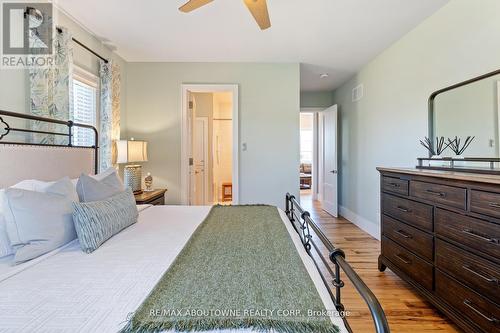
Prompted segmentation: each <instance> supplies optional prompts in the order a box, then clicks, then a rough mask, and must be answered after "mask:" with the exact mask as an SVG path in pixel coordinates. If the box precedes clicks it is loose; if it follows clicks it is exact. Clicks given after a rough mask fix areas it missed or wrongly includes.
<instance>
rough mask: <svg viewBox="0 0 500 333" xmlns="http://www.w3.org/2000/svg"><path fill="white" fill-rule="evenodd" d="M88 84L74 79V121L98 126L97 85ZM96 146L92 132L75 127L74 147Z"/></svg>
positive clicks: (77, 78)
mask: <svg viewBox="0 0 500 333" xmlns="http://www.w3.org/2000/svg"><path fill="white" fill-rule="evenodd" d="M87 82H88V81H87V80H82V79H80V78H79V77H78V76H75V78H74V79H73V103H74V104H73V114H74V116H73V121H74V122H75V123H80V124H86V125H92V126H97V84H95V85H94V84H89V83H87ZM94 144H95V143H94V132H93V131H92V130H89V129H85V128H80V127H73V145H74V146H93V145H94Z"/></svg>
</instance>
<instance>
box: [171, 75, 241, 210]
mask: <svg viewBox="0 0 500 333" xmlns="http://www.w3.org/2000/svg"><path fill="white" fill-rule="evenodd" d="M223 91H229V92H231V93H232V94H233V117H232V118H233V121H232V123H233V170H232V173H233V175H232V176H233V181H232V182H233V204H238V203H239V160H240V156H239V147H240V143H239V120H238V115H239V95H238V85H237V84H182V85H181V104H180V105H181V201H182V204H183V205H188V204H189V186H188V185H189V163H188V159H189V156H188V152H189V150H188V143H189V138H188V135H189V131H188V128H187V127H188V115H187V109H188V100H187V98H188V92H193V93H211V92H223Z"/></svg>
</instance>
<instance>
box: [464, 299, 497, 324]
mask: <svg viewBox="0 0 500 333" xmlns="http://www.w3.org/2000/svg"><path fill="white" fill-rule="evenodd" d="M464 304H465V306H467V307H468V308H469V309H471V310H472V311H474V312H475V313H477V314H478V315H480V316H481V317H483V318H484V319H486V320H487V321H489V322H490V323H494V322H497V321H498V320H497V319H496V318H495V317H493V318H492V317H488V316H487V315H485V314H484V313H482V312H481V311H479V310H478V309H476V307H475V306H474V304H472V302H471V301H469V300H468V299H466V300H465V301H464Z"/></svg>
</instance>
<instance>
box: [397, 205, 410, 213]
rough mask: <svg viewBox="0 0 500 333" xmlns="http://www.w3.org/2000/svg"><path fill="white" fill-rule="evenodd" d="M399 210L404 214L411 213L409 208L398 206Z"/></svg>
mask: <svg viewBox="0 0 500 333" xmlns="http://www.w3.org/2000/svg"><path fill="white" fill-rule="evenodd" d="M398 209H399V210H400V211H402V212H403V213H409V212H411V210H409V209H408V208H405V207H401V206H398Z"/></svg>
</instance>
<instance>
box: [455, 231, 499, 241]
mask: <svg viewBox="0 0 500 333" xmlns="http://www.w3.org/2000/svg"><path fill="white" fill-rule="evenodd" d="M462 232H463V233H464V234H467V235H469V236H472V237H476V238H477V239H480V240H483V241H485V242H488V243H493V244H498V239H495V238H489V237H484V236H481V235H478V234H476V233H475V232H474V231H472V230H469V229H464V230H462Z"/></svg>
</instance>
